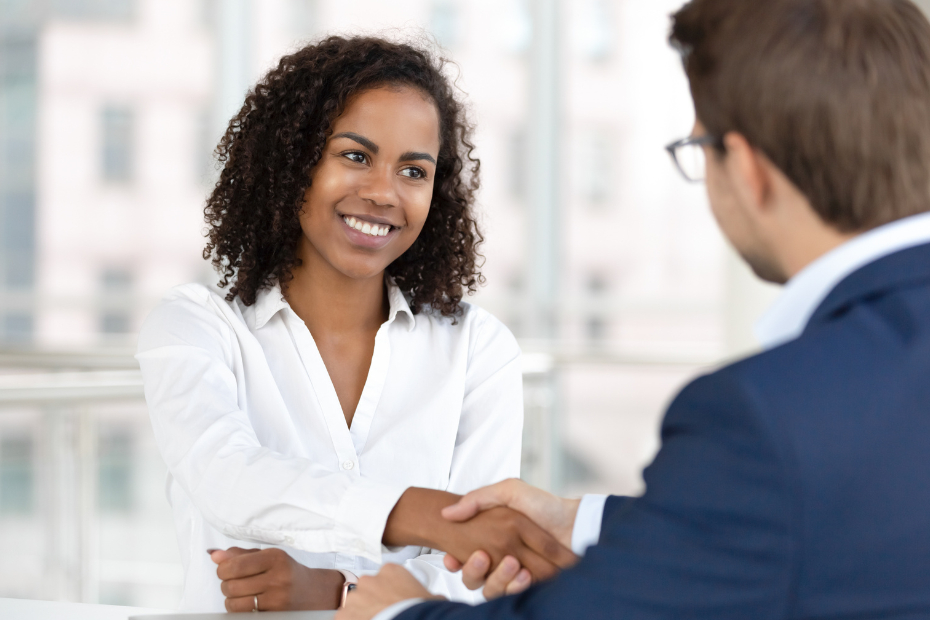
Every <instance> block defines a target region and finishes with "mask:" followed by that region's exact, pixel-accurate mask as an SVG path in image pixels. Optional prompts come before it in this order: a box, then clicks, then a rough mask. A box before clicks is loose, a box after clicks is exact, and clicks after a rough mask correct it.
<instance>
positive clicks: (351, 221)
mask: <svg viewBox="0 0 930 620" xmlns="http://www.w3.org/2000/svg"><path fill="white" fill-rule="evenodd" d="M342 219H343V221H344V222H345V223H346V224H348V225H349V226H351V227H352V228H354V229H355V230H357V231H359V232H361V233H363V234H366V235H370V236H372V237H383V236H385V235H386V234H388V233H389V232H391V227H390V226H388V225H386V224H385V225H380V224H370V223H368V222H363V221H362V220H358V219H355V218H354V217H352V216H351V215H343V216H342Z"/></svg>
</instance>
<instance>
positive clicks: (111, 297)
mask: <svg viewBox="0 0 930 620" xmlns="http://www.w3.org/2000/svg"><path fill="white" fill-rule="evenodd" d="M132 281H133V277H132V273H131V272H129V271H126V270H124V269H106V270H104V272H103V274H102V276H101V288H102V299H101V301H102V305H103V313H102V314H101V317H100V331H101V333H104V334H127V333H129V332H130V331H131V322H132V321H131V319H130V316H131V310H132V308H131V304H132V298H131V295H132Z"/></svg>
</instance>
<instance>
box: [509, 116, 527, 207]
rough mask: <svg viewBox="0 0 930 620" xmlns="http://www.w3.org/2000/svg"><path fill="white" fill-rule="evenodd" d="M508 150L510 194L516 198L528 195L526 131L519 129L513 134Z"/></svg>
mask: <svg viewBox="0 0 930 620" xmlns="http://www.w3.org/2000/svg"><path fill="white" fill-rule="evenodd" d="M508 150H509V153H508V159H509V160H510V176H509V183H508V185H509V186H510V187H509V188H510V195H511V196H513V197H514V198H517V199H522V198H524V197H525V196H526V190H527V187H526V184H527V175H528V174H529V168H528V166H527V155H528V153H527V145H526V132H525V131H523V130H518V131H515V132H514V133H512V134H511V136H510V143H509V145H508Z"/></svg>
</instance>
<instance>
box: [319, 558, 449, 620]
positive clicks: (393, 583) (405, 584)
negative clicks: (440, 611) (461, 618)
mask: <svg viewBox="0 0 930 620" xmlns="http://www.w3.org/2000/svg"><path fill="white" fill-rule="evenodd" d="M412 598H442V597H438V596H432V595H431V594H430V593H429V591H428V590H427V589H426V588H424V587H423V586H422V585H421V584H420V582H419V581H417V580H416V578H415V577H414V576H413V575H411V574H410V573H409V572H408V571H407V569H405V568H404V567H403V566H399V565H397V564H385V565H384V566H383V567H382V568H381V571H380V572H379V573H378V574H377V575H375V576H363V577H359V579H358V587H357V588H355V589H354V590H352V591H351V592H350V593H349V596H348V598H347V599H346V606H345V607H344V608H342V609H340V610H339V612H338V613H337V614H336V620H371V619H372V618H374V617H375V616H376V615H378V614H379V613H381V612H382V611H384V610H385V609H387V608H388V607H390V606H391V605H393V604H395V603H399V602H401V601H406V600H408V599H412Z"/></svg>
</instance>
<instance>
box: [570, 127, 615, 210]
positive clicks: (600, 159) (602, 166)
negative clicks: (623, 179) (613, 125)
mask: <svg viewBox="0 0 930 620" xmlns="http://www.w3.org/2000/svg"><path fill="white" fill-rule="evenodd" d="M610 134H611V132H610V129H609V128H607V127H598V128H595V129H592V130H590V131H587V132H585V134H583V135H582V136H581V139H580V140H579V144H578V146H579V152H580V155H581V156H580V157H578V158H577V162H578V164H577V165H578V166H579V168H578V183H579V191H580V193H581V196H582V198H583V199H584V200H586V201H587V202H588V203H590V204H592V205H601V204H604V203H605V202H607V201H608V200H609V199H610V183H611V161H612V159H613V158H612V153H611V135H610Z"/></svg>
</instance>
